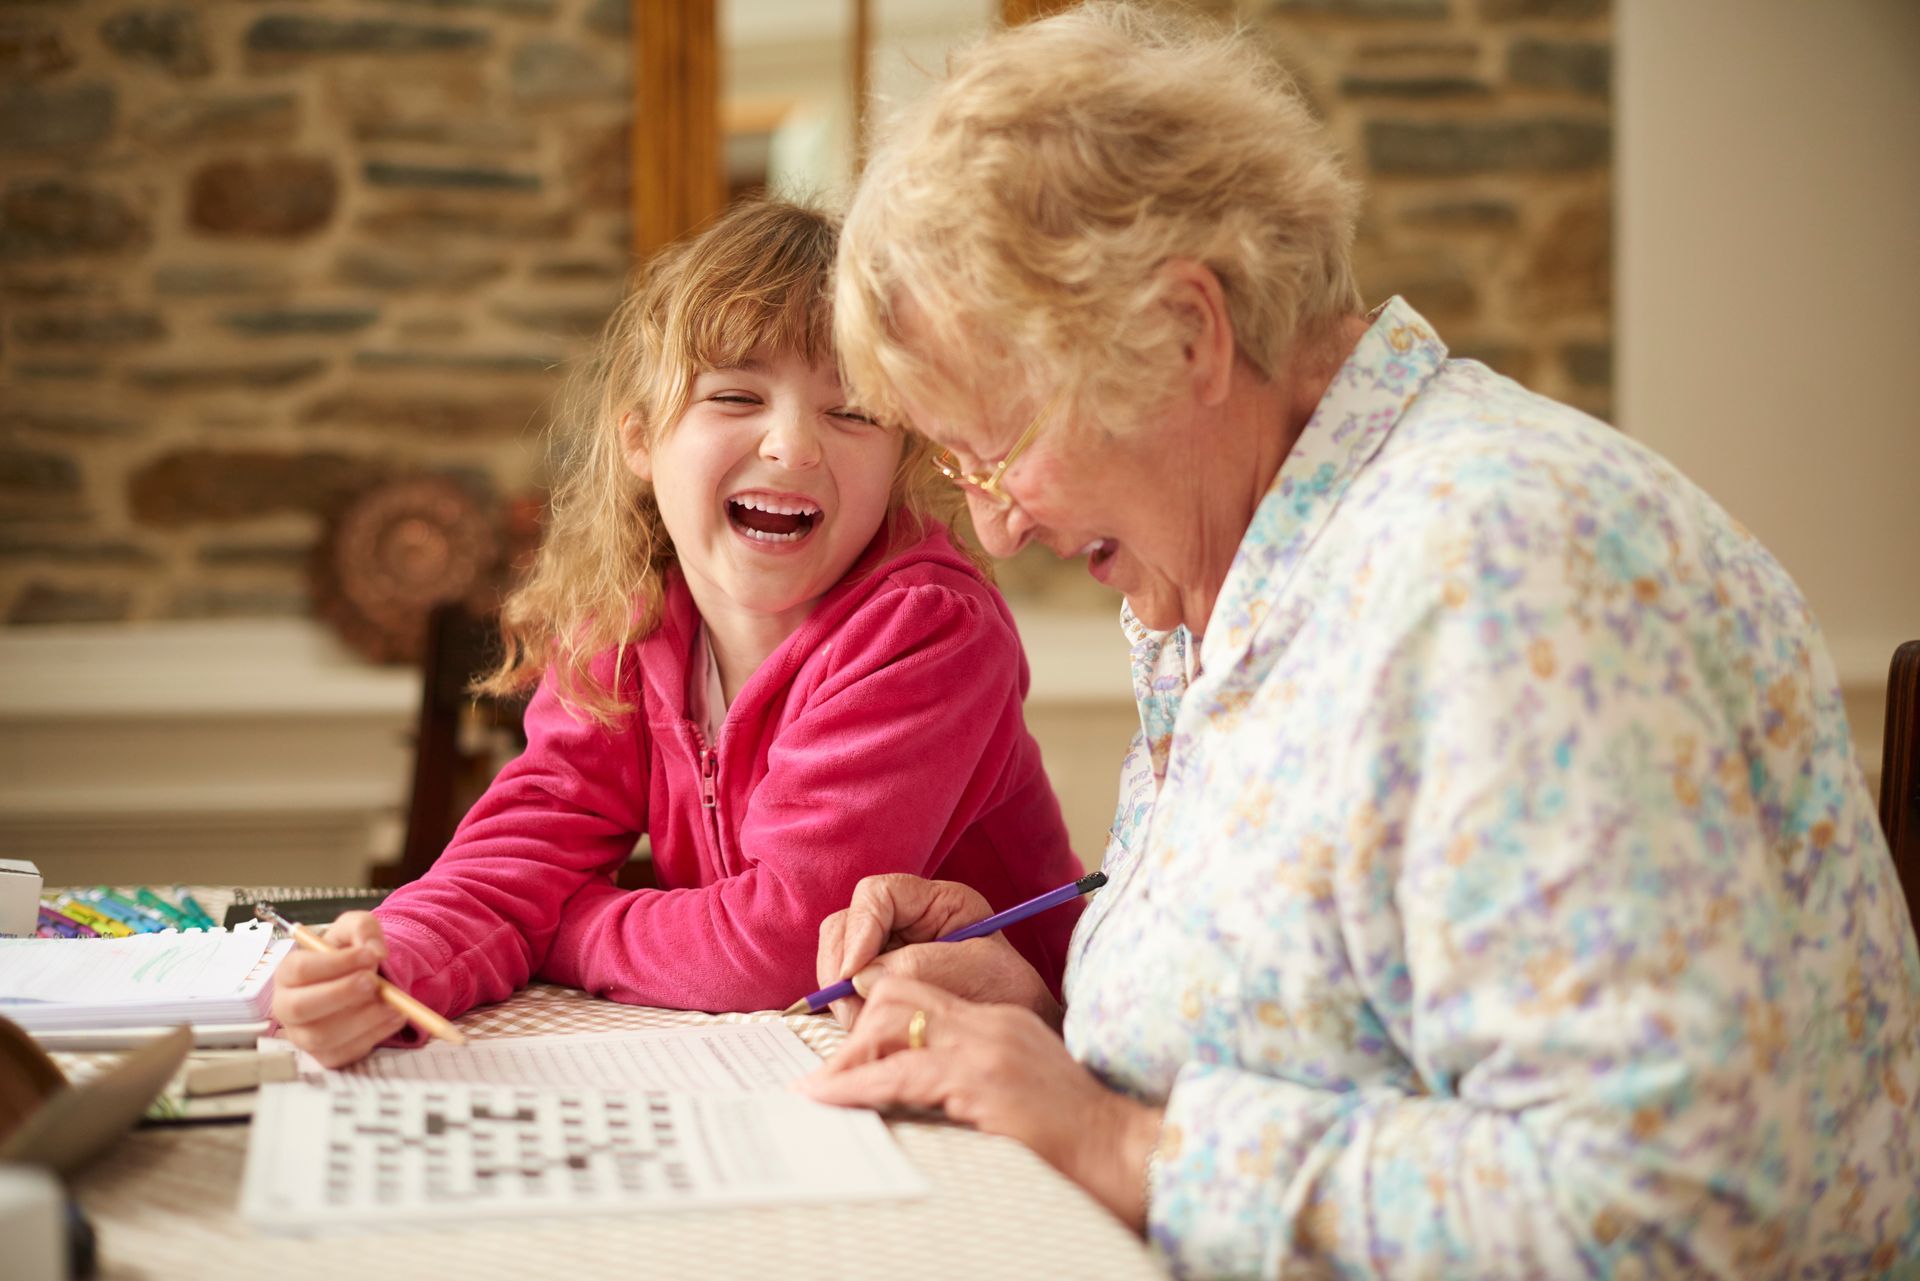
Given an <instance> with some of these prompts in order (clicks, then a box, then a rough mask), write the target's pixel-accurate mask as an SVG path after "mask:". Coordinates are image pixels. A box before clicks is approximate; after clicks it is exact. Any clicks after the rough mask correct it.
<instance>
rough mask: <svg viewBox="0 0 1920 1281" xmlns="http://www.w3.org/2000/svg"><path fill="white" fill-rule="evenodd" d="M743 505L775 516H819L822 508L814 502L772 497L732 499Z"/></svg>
mask: <svg viewBox="0 0 1920 1281" xmlns="http://www.w3.org/2000/svg"><path fill="white" fill-rule="evenodd" d="M730 501H732V502H735V503H738V504H739V505H740V506H742V507H751V508H753V510H755V511H757V512H768V513H771V514H772V515H775V516H818V515H819V514H820V509H819V508H818V507H815V506H814V505H813V504H812V503H783V502H776V501H775V500H774V499H771V498H758V497H754V498H735V499H732V500H730Z"/></svg>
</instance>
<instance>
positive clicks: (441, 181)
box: [361, 160, 540, 191]
mask: <svg viewBox="0 0 1920 1281" xmlns="http://www.w3.org/2000/svg"><path fill="white" fill-rule="evenodd" d="M361 172H362V173H363V174H364V175H365V176H366V179H367V181H368V182H370V183H372V184H373V185H374V186H376V187H425V188H430V189H436V190H444V189H447V188H454V189H462V190H485V191H538V190H540V175H539V174H533V173H515V172H513V171H512V170H509V169H493V168H487V167H483V166H479V165H401V164H392V163H389V162H387V161H381V160H369V161H368V162H367V163H366V164H365V165H364V166H363V167H362V169H361Z"/></svg>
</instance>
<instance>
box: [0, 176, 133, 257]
mask: <svg viewBox="0 0 1920 1281" xmlns="http://www.w3.org/2000/svg"><path fill="white" fill-rule="evenodd" d="M147 235H148V230H147V224H146V223H145V221H143V220H142V219H141V218H140V217H139V216H138V215H137V214H135V213H134V212H133V210H132V209H130V208H129V207H128V206H127V204H126V202H125V201H123V200H121V199H120V198H119V197H118V196H116V195H113V194H111V193H110V192H105V191H101V190H99V189H98V188H95V187H89V186H86V185H84V184H81V183H77V182H72V181H69V180H67V179H64V178H29V179H24V180H21V181H16V182H11V183H9V184H7V194H6V199H5V203H4V205H0V258H21V257H33V256H39V255H42V254H49V255H50V254H94V253H114V252H117V251H119V250H122V249H133V248H137V247H139V246H141V245H144V244H145V243H146V241H147Z"/></svg>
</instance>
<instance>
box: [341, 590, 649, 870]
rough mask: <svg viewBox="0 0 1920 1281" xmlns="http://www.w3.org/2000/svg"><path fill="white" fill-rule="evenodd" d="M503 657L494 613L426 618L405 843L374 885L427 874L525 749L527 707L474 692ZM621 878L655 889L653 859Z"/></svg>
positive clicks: (455, 608) (456, 607) (444, 611)
mask: <svg viewBox="0 0 1920 1281" xmlns="http://www.w3.org/2000/svg"><path fill="white" fill-rule="evenodd" d="M499 657H500V630H499V622H498V620H497V619H496V618H495V617H494V616H493V615H492V614H476V613H474V612H472V611H471V610H469V609H467V608H466V607H465V606H464V605H461V604H459V603H457V602H456V603H452V604H446V605H440V606H437V607H436V608H435V609H434V611H433V612H432V613H431V614H430V615H428V617H427V640H426V648H425V650H424V652H423V654H422V658H421V664H420V683H421V684H420V720H419V726H418V729H417V730H416V732H415V737H414V756H413V789H412V795H411V799H410V800H409V802H408V805H407V834H406V841H405V844H404V845H403V846H402V848H401V852H400V858H399V859H398V861H396V862H393V863H385V864H380V865H378V866H376V867H375V868H374V869H373V873H372V877H371V880H372V884H373V885H374V886H376V887H380V888H388V887H392V886H397V885H404V884H406V883H407V882H408V881H412V880H415V879H417V878H419V877H420V876H422V875H424V874H425V873H426V870H427V869H428V868H429V867H432V866H433V861H434V860H435V859H437V858H439V857H440V852H441V851H442V850H444V849H446V848H447V842H448V841H450V840H452V839H453V832H454V829H455V828H456V827H458V826H459V825H460V820H461V819H462V818H464V817H465V816H466V813H467V810H468V809H470V808H471V807H472V805H473V803H474V801H476V800H478V799H479V797H480V794H481V793H482V792H484V791H485V790H486V789H487V785H488V784H489V783H491V782H492V781H493V776H494V775H495V774H496V773H498V772H499V770H500V767H501V766H503V765H505V764H506V763H507V761H509V760H511V759H512V758H513V757H514V756H515V755H517V754H518V753H519V752H520V750H521V749H523V748H524V747H526V745H527V736H526V731H525V729H524V728H523V727H522V724H521V717H522V714H523V713H524V712H525V710H526V703H525V701H524V700H509V699H499V698H490V697H487V696H485V695H478V694H475V693H473V692H472V685H473V681H474V678H475V677H477V676H479V675H481V674H482V673H483V672H486V671H487V670H489V669H490V668H492V667H493V665H494V664H495V663H496V662H498V661H499ZM618 880H619V883H620V885H621V886H623V887H624V888H626V889H651V888H654V886H655V885H656V884H657V882H656V881H655V878H654V875H653V863H652V860H651V859H650V858H647V857H645V856H644V854H642V855H640V856H638V857H636V858H634V859H631V860H629V861H628V863H627V864H626V866H625V867H623V868H621V870H620V875H619V877H618Z"/></svg>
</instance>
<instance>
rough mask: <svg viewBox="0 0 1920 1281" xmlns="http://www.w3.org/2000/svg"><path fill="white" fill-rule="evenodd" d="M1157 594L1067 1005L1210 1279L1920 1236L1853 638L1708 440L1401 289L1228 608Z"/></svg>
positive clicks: (1332, 397)
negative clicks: (1823, 623)
mask: <svg viewBox="0 0 1920 1281" xmlns="http://www.w3.org/2000/svg"><path fill="white" fill-rule="evenodd" d="M1123 622H1124V624H1125V626H1126V627H1127V630H1128V633H1129V637H1130V639H1131V641H1132V643H1133V671H1134V687H1135V695H1136V698H1137V700H1138V702H1139V705H1140V718H1141V726H1142V732H1141V733H1140V734H1139V735H1138V736H1137V737H1136V738H1135V740H1134V744H1133V748H1132V750H1131V751H1130V753H1129V754H1128V757H1127V760H1126V764H1125V766H1124V768H1123V774H1122V791H1121V802H1120V808H1119V812H1118V815H1117V817H1116V820H1115V824H1114V835H1113V839H1112V841H1111V842H1110V844H1109V846H1108V849H1107V854H1106V859H1105V867H1106V870H1107V873H1108V875H1109V876H1110V877H1111V878H1112V884H1111V886H1110V887H1109V888H1108V889H1107V890H1106V891H1105V892H1104V893H1102V894H1101V895H1099V896H1098V897H1097V898H1096V899H1095V900H1094V901H1093V903H1092V904H1091V906H1090V908H1089V910H1088V911H1087V913H1086V916H1085V917H1084V918H1083V920H1082V921H1081V923H1080V926H1079V929H1078V931H1077V932H1076V934H1075V937H1074V947H1073V952H1072V956H1071V960H1070V963H1069V968H1068V972H1067V990H1068V996H1069V1007H1068V1015H1067V1023H1066V1036H1067V1043H1068V1046H1069V1048H1070V1049H1071V1050H1072V1051H1073V1053H1074V1054H1075V1056H1076V1057H1078V1058H1080V1059H1081V1060H1083V1061H1084V1062H1085V1063H1087V1064H1088V1066H1090V1067H1091V1068H1092V1069H1093V1070H1094V1071H1095V1072H1097V1073H1098V1074H1099V1075H1100V1076H1101V1077H1102V1078H1103V1079H1105V1080H1106V1081H1107V1082H1108V1083H1109V1084H1111V1085H1113V1086H1115V1087H1117V1088H1119V1089H1121V1090H1124V1091H1126V1092H1128V1093H1130V1094H1132V1095H1134V1096H1136V1097H1139V1098H1142V1099H1146V1100H1149V1101H1151V1102H1154V1103H1156V1104H1164V1106H1165V1107H1166V1122H1165V1126H1164V1129H1163V1131H1162V1136H1161V1142H1160V1147H1159V1157H1158V1161H1157V1163H1156V1165H1155V1168H1154V1172H1153V1174H1152V1175H1151V1179H1150V1187H1149V1219H1150V1232H1151V1236H1152V1239H1153V1241H1154V1242H1155V1244H1156V1245H1157V1247H1158V1248H1159V1249H1160V1250H1161V1251H1163V1252H1164V1254H1165V1255H1166V1257H1167V1258H1168V1260H1169V1261H1170V1262H1171V1264H1172V1265H1173V1267H1174V1269H1175V1270H1176V1271H1177V1272H1179V1273H1181V1274H1183V1275H1192V1276H1256V1275H1257V1276H1276V1275H1284V1276H1289V1277H1291V1276H1326V1277H1334V1276H1339V1277H1363V1276H1364V1277H1416V1276H1417V1277H1462V1278H1492V1277H1549V1278H1560V1277H1567V1278H1573V1277H1613V1278H1627V1277H1670V1276H1681V1275H1686V1276H1695V1275H1709V1276H1724V1277H1740V1278H1773V1277H1779V1278H1815V1277H1820V1278H1826V1277H1835V1278H1838V1277H1861V1276H1879V1275H1883V1274H1888V1273H1890V1272H1892V1271H1894V1270H1895V1269H1898V1268H1900V1266H1901V1265H1902V1264H1903V1263H1904V1264H1908V1265H1912V1264H1913V1262H1914V1261H1915V1260H1916V1259H1917V1258H1920V951H1916V947H1915V942H1914V932H1913V926H1912V924H1911V922H1910V921H1909V919H1908V916H1907V909H1906V906H1905V903H1904V901H1903V899H1902V897H1901V892H1900V887H1899V885H1898V883H1897V881H1896V878H1895V874H1894V869H1893V866H1892V862H1891V860H1890V859H1889V857H1888V854H1887V846H1886V842H1885V838H1884V837H1883V836H1882V835H1881V832H1880V829H1879V826H1878V823H1877V821H1876V818H1875V814H1874V809H1873V806H1872V804H1871V803H1870V801H1869V798H1868V796H1867V792H1866V788H1865V786H1864V784H1863V782H1862V779H1861V775H1860V770H1859V766H1858V763H1857V762H1856V760H1855V757H1854V755H1853V751H1852V748H1851V745H1850V741H1849V738H1848V732H1847V724H1846V719H1845V716H1844V714H1843V712H1842V709H1841V702H1840V695H1839V690H1838V682H1837V680H1836V677H1835V674H1834V670H1833V666H1832V662H1831V660H1830V659H1829V657H1828V655H1827V652H1826V649H1825V647H1824V645H1823V643H1822V642H1821V640H1820V637H1819V634H1818V631H1817V630H1816V628H1815V625H1814V622H1813V618H1812V616H1811V614H1810V612H1809V610H1808V608H1807V605H1806V602H1805V601H1804V600H1803V599H1802V597H1801V595H1800V593H1799V591H1798V590H1797V589H1796V588H1795V587H1794V585H1793V583H1792V581H1791V580H1789V578H1788V577H1787V575H1786V573H1785V571H1784V570H1782V569H1781V567H1780V566H1779V564H1778V563H1776V562H1775V561H1774V559H1773V558H1772V557H1771V556H1770V555H1768V553H1767V552H1766V550H1765V549H1764V548H1762V547H1761V546H1760V544H1759V543H1758V542H1756V541H1755V540H1754V538H1753V537H1752V535H1750V534H1749V533H1748V532H1747V531H1746V530H1745V529H1743V528H1742V527H1741V526H1740V525H1738V524H1737V523H1735V522H1734V521H1733V520H1732V519H1731V518H1730V517H1728V516H1727V514H1726V513H1725V512H1723V511H1722V510H1721V509H1720V508H1719V507H1718V506H1716V505H1715V504H1714V503H1713V501H1712V500H1711V499H1709V498H1708V497H1707V496H1706V495H1705V494H1704V493H1702V492H1701V491H1700V490H1699V489H1697V488H1695V487H1694V486H1693V485H1692V484H1691V483H1689V482H1688V481H1687V480H1686V479H1685V478H1684V477H1682V476H1681V475H1680V474H1679V473H1678V472H1677V471H1675V470H1674V468H1673V467H1672V466H1670V465H1669V464H1667V463H1666V462H1664V461H1663V460H1662V459H1660V458H1658V457H1657V456H1655V455H1654V454H1652V453H1650V452H1649V451H1648V450H1646V449H1645V448H1643V447H1641V446H1640V445H1637V444H1635V443H1634V442H1633V441H1632V440H1629V439H1628V438H1626V437H1625V436H1623V435H1621V434H1620V433H1618V432H1616V431H1614V430H1613V429H1611V428H1609V427H1607V426H1606V425H1604V424H1602V423H1599V422H1597V421H1595V420H1593V419H1591V418H1588V417H1586V416H1585V415H1583V414H1580V413H1577V412H1575V411H1573V410H1571V409H1568V408H1566V407H1564V406H1561V405H1558V404H1555V403H1553V402H1551V401H1548V400H1545V399H1543V398H1541V397H1539V396H1536V395H1533V394H1531V393H1529V392H1528V391H1526V390H1524V389H1523V388H1521V387H1520V386H1518V385H1517V384H1515V383H1513V382H1511V381H1509V380H1507V379H1505V378H1502V377H1499V376H1498V375H1496V374H1494V373H1492V372H1491V371H1489V370H1488V369H1486V368H1485V367H1483V366H1481V365H1479V364H1476V363H1475V362H1473V361H1467V360H1449V359H1448V358H1447V351H1446V348H1445V346H1444V345H1442V344H1441V342H1440V341H1439V339H1438V338H1437V337H1435V335H1434V333H1433V331H1432V330H1431V329H1430V328H1429V327H1428V325H1427V324H1426V322H1425V321H1424V320H1422V319H1421V317H1420V316H1419V315H1418V314H1417V313H1415V312H1414V311H1413V310H1412V308H1410V307H1408V306H1407V305H1406V304H1405V303H1404V302H1402V301H1400V300H1398V299H1396V300H1394V301H1393V302H1391V303H1389V304H1388V305H1387V306H1386V307H1385V308H1383V309H1382V312H1381V314H1380V315H1379V318H1378V319H1377V321H1376V322H1375V323H1374V324H1373V325H1372V327H1371V329H1370V330H1369V331H1368V333H1367V334H1366V336H1365V337H1364V338H1363V339H1362V340H1361V342H1360V344H1359V346H1358V347H1357V348H1356V350H1355V351H1354V353H1353V355H1352V357H1351V358H1350V359H1349V360H1348V361H1347V362H1346V364H1345V365H1344V366H1343V367H1342V368H1341V370H1340V372H1339V373H1338V375H1337V376H1336V378H1335V380H1334V382H1333V385H1332V386H1331V387H1330V388H1329V390H1328V392H1327V394H1326V396H1325V398H1324V399H1323V400H1322V401H1321V402H1320V405H1319V407H1318V409H1317V411H1316V412H1315V414H1314V416H1313V418H1312V420H1311V422H1309V423H1308V425H1307V427H1306V429H1305V431H1304V433H1303V434H1302V436H1301V438H1300V440H1299V442H1298V443H1297V444H1296V446H1295V447H1294V449H1293V451H1292V452H1291V454H1290V455H1289V456H1288V457H1287V459H1286V461H1285V463H1284V465H1283V466H1282V467H1281V469H1280V472H1279V474H1278V475H1277V476H1276V477H1275V480H1274V483H1273V486H1272V488H1271V489H1270V490H1269V491H1268V493H1267V495H1266V497H1265V499H1264V500H1263V501H1262V503H1261V504H1260V506H1259V508H1258V510H1257V512H1256V513H1255V515H1254V519H1253V522H1252V525H1251V526H1250V527H1249V528H1248V530H1247V533H1246V537H1245V540H1244V541H1243V542H1242V543H1241V545H1240V548H1239V551H1238V554H1237V555H1236V557H1235V560H1234V562H1233V566H1232V569H1231V571H1230V572H1229V574H1228V577H1227V580H1226V582H1225V584H1224V587H1223V589H1222V591H1221V594H1220V597H1219V600H1218V602H1217V604H1216V605H1215V607H1214V612H1213V616H1212V618H1211V620H1210V621H1209V623H1208V626H1207V630H1206V635H1205V637H1204V639H1202V638H1196V637H1193V636H1191V635H1189V634H1188V633H1187V632H1186V631H1185V630H1184V629H1182V630H1176V631H1173V632H1171V633H1150V632H1147V631H1145V630H1144V629H1143V628H1141V627H1140V626H1139V624H1138V623H1137V621H1136V620H1134V619H1133V618H1131V616H1123ZM1901 1270H1902V1271H1904V1269H1901Z"/></svg>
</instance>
